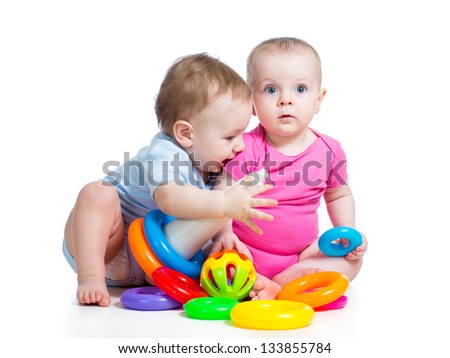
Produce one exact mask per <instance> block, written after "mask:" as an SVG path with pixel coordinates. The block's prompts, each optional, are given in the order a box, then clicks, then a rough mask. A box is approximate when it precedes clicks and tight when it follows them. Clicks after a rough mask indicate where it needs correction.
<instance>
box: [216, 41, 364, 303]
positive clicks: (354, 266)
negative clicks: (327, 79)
mask: <svg viewBox="0 0 450 358" xmlns="http://www.w3.org/2000/svg"><path fill="white" fill-rule="evenodd" d="M247 79H248V84H249V85H250V88H251V90H252V96H253V114H254V115H256V116H258V119H259V122H260V124H259V125H258V126H257V127H256V128H255V129H254V130H253V131H251V132H249V133H246V134H245V135H244V142H245V149H244V150H243V151H242V152H240V153H239V154H237V155H236V156H235V157H234V158H233V159H232V160H231V161H230V162H228V163H227V165H226V166H225V172H224V173H223V175H222V177H221V178H220V179H221V180H219V185H218V187H219V188H221V187H223V186H224V185H225V184H224V183H227V182H228V178H229V177H230V176H231V177H232V179H233V180H239V179H241V178H242V177H244V176H246V175H247V174H248V173H250V172H253V171H257V170H259V169H262V168H264V169H266V170H267V172H268V173H269V177H268V178H267V180H266V183H268V184H272V185H273V188H272V189H271V190H270V191H269V192H268V193H269V196H270V197H271V198H272V199H277V200H278V206H275V207H270V208H267V209H266V212H267V213H269V214H271V215H273V217H274V221H272V222H261V223H258V226H259V227H260V228H261V229H262V231H263V234H262V235H258V234H256V233H255V232H253V231H251V230H249V229H248V228H247V227H246V226H245V225H242V224H241V223H240V222H238V221H233V222H232V223H231V222H230V224H229V225H226V226H225V227H224V228H223V229H222V230H221V231H220V232H219V233H218V234H217V235H216V236H215V238H214V246H213V248H212V251H211V252H215V251H220V250H223V249H231V248H234V249H237V250H238V251H240V252H242V253H244V254H247V255H248V256H250V257H251V258H252V260H253V263H254V265H255V269H256V272H257V279H256V281H255V284H254V287H253V290H252V291H251V292H250V297H252V299H274V298H275V297H276V295H277V293H278V291H279V290H280V289H281V287H283V286H284V285H285V284H287V283H289V282H290V281H292V280H294V279H296V278H298V277H301V276H304V275H306V274H310V273H314V272H317V271H322V270H326V271H338V272H341V273H343V274H344V275H346V276H347V277H348V278H349V280H352V279H353V278H354V277H355V276H356V275H357V274H358V272H359V270H360V268H361V265H362V256H363V255H364V253H365V251H366V249H367V240H366V238H365V237H364V235H363V243H362V244H361V245H360V246H359V247H357V248H356V249H355V250H353V251H352V252H350V253H349V254H347V255H346V256H345V257H329V256H326V255H324V254H323V253H321V252H320V250H319V248H318V234H319V228H318V214H317V208H318V207H319V204H320V200H321V198H322V197H324V199H325V203H326V205H327V211H328V213H329V215H330V219H331V222H332V224H333V226H350V227H355V206H354V200H353V196H352V192H351V189H350V187H349V185H348V183H347V161H346V157H345V153H344V151H343V150H342V148H341V145H340V144H339V142H338V141H336V140H334V139H332V138H330V137H328V136H326V135H323V134H321V133H319V132H317V131H315V130H313V129H311V128H310V127H309V124H310V122H311V121H312V119H313V117H314V115H315V114H316V113H318V112H319V109H320V106H321V104H322V101H323V99H324V97H325V94H326V90H325V89H324V88H321V82H322V75H321V64H320V58H319V55H318V54H317V52H316V51H315V49H314V48H313V47H312V46H311V45H309V44H308V43H306V42H304V41H303V40H300V39H297V38H275V39H270V40H267V41H264V42H262V43H261V44H259V45H258V46H257V47H255V48H254V49H253V51H252V52H251V53H250V56H249V58H248V62H247Z"/></svg>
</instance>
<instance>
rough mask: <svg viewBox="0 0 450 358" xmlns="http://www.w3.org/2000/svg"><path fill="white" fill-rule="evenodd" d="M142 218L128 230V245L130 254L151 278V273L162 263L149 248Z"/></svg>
mask: <svg viewBox="0 0 450 358" xmlns="http://www.w3.org/2000/svg"><path fill="white" fill-rule="evenodd" d="M143 224H144V218H139V219H136V220H134V221H133V222H132V223H131V224H130V227H129V228H128V243H129V244H130V249H131V252H132V253H133V256H134V257H135V259H136V261H137V262H138V264H139V266H141V268H142V269H143V270H144V272H145V273H146V274H147V275H148V276H149V277H152V275H153V271H155V270H156V269H157V268H158V267H162V266H163V264H162V262H161V261H160V260H159V259H158V258H157V257H156V255H155V254H154V252H153V251H152V249H151V248H150V246H149V244H148V242H147V239H146V238H145V234H144V227H143Z"/></svg>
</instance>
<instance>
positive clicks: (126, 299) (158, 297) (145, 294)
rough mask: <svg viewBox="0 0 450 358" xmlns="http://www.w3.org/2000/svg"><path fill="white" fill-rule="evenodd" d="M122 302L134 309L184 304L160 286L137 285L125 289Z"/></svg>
mask: <svg viewBox="0 0 450 358" xmlns="http://www.w3.org/2000/svg"><path fill="white" fill-rule="evenodd" d="M120 302H122V304H123V305H124V306H125V307H126V308H130V309H132V310H139V311H160V310H171V309H173V308H180V307H181V306H182V304H181V303H180V302H178V301H177V300H174V299H173V298H172V297H169V296H168V295H166V294H165V293H164V292H163V291H162V290H160V289H159V288H158V287H151V286H145V287H136V288H130V289H128V290H125V291H124V292H123V293H122V295H121V296H120Z"/></svg>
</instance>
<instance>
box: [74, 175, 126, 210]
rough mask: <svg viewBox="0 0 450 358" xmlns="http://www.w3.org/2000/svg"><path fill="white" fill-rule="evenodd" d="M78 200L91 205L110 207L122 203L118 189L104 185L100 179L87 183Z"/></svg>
mask: <svg viewBox="0 0 450 358" xmlns="http://www.w3.org/2000/svg"><path fill="white" fill-rule="evenodd" d="M77 201H78V202H79V203H86V204H88V205H90V206H98V207H108V208H110V207H112V206H114V205H120V201H119V197H118V194H117V190H116V189H115V188H114V187H113V186H107V185H103V184H102V183H101V182H98V181H96V182H91V183H89V184H86V185H85V186H84V187H83V188H82V189H81V191H80V193H79V195H78V199H77Z"/></svg>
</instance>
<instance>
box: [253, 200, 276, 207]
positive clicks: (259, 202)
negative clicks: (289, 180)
mask: <svg viewBox="0 0 450 358" xmlns="http://www.w3.org/2000/svg"><path fill="white" fill-rule="evenodd" d="M277 205H278V201H277V200H275V199H268V198H255V199H252V201H251V207H252V208H257V207H261V206H277Z"/></svg>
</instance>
